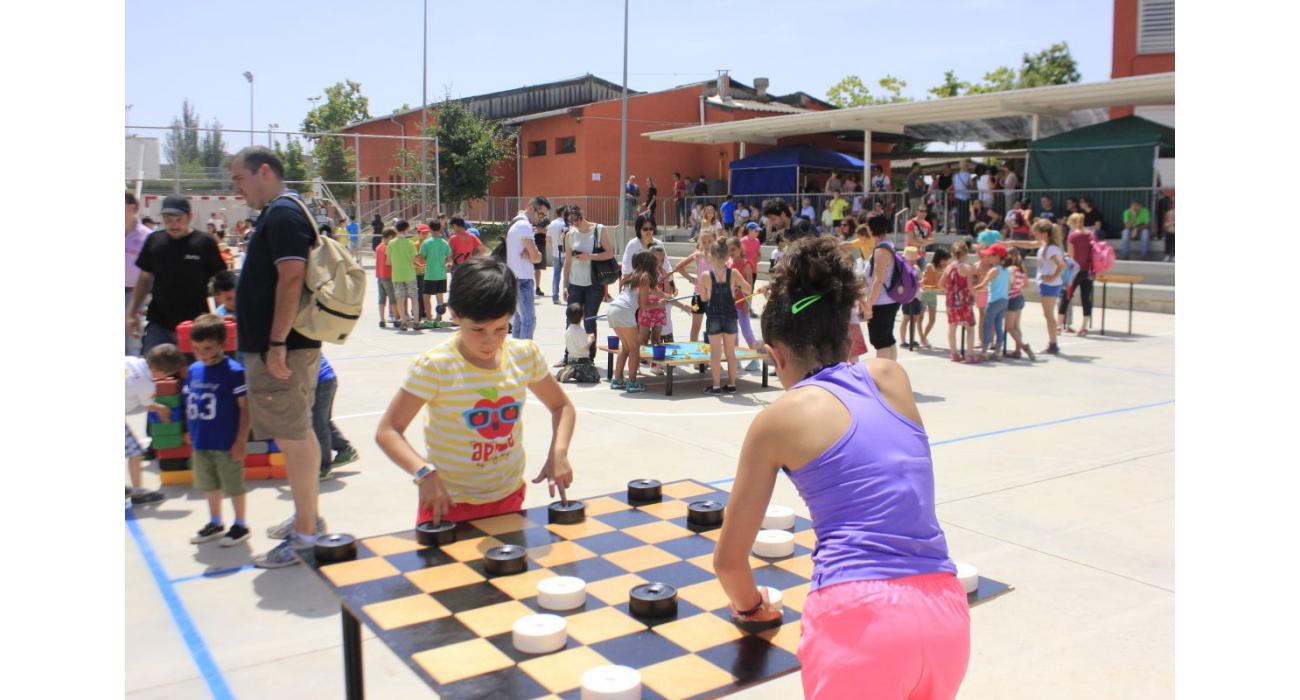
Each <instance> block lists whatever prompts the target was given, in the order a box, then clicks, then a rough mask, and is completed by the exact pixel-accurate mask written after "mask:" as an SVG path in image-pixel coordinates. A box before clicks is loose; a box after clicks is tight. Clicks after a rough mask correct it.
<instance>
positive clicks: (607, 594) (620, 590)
mask: <svg viewBox="0 0 1300 700" xmlns="http://www.w3.org/2000/svg"><path fill="white" fill-rule="evenodd" d="M643 583H646V580H645V579H644V578H641V577H640V576H637V575H636V574H623V575H622V576H615V577H614V578H607V579H601V580H599V581H588V582H587V595H588V596H589V597H590V596H594V597H595V598H596V599H597V600H600V601H602V602H604V603H606V604H607V605H618V604H619V603H625V602H627V599H628V594H629V593H631V591H632V589H633V588H634V587H636V586H639V585H641V584H643Z"/></svg>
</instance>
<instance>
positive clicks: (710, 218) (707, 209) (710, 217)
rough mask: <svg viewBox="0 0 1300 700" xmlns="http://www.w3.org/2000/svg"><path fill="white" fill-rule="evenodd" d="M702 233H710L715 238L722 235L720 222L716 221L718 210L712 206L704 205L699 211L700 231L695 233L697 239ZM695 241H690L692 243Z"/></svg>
mask: <svg viewBox="0 0 1300 700" xmlns="http://www.w3.org/2000/svg"><path fill="white" fill-rule="evenodd" d="M703 231H712V232H713V235H714V236H715V237H717V236H721V235H722V222H721V221H719V220H718V209H717V207H714V206H713V205H712V204H705V205H704V208H703V209H701V210H700V230H699V231H696V232H695V238H696V239H698V238H699V236H700V233H701V232H703ZM694 240H695V239H692V242H694Z"/></svg>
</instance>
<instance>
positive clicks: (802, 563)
mask: <svg viewBox="0 0 1300 700" xmlns="http://www.w3.org/2000/svg"><path fill="white" fill-rule="evenodd" d="M776 566H778V567H780V568H782V569H785V570H786V571H789V572H790V573H792V574H795V575H796V576H802V577H804V578H809V579H810V578H812V575H813V560H812V555H811V554H805V555H803V556H802V557H795V558H794V559H786V560H785V561H781V562H777V563H776Z"/></svg>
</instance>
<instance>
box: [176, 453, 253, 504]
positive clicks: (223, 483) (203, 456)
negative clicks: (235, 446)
mask: <svg viewBox="0 0 1300 700" xmlns="http://www.w3.org/2000/svg"><path fill="white" fill-rule="evenodd" d="M190 469H191V471H193V476H194V488H195V489H197V490H199V491H202V492H204V493H207V492H209V491H216V490H217V489H221V491H222V492H223V493H225V494H226V495H227V496H242V495H244V494H245V493H248V489H247V488H246V487H245V486H244V465H243V463H242V462H240V461H239V460H237V459H235V458H234V457H231V456H230V453H229V452H225V451H223V450H194V454H193V455H191V456H190Z"/></svg>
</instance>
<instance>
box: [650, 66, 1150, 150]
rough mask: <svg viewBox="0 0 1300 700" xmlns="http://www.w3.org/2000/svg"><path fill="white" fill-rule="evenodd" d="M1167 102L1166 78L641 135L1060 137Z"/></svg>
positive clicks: (689, 139)
mask: <svg viewBox="0 0 1300 700" xmlns="http://www.w3.org/2000/svg"><path fill="white" fill-rule="evenodd" d="M1173 103H1174V74H1173V73H1157V74H1153V75H1142V76H1136V77H1131V78H1118V79H1115V80H1106V81H1100V82H1094V83H1071V84H1068V85H1051V86H1048V87H1041V88H1026V89H1023V90H1008V91H1005V92H995V93H988V94H982V95H964V96H962V97H949V98H944V99H938V100H923V101H919V102H899V103H895V104H887V105H872V106H868V107H850V108H847V109H835V110H829V111H824V112H808V113H805V114H791V115H786V116H777V117H763V118H760V119H747V120H744V121H738V122H725V123H721V124H706V125H702V126H690V127H684V128H679V129H668V130H665V131H654V132H650V133H648V134H645V136H646V137H648V138H650V139H652V140H655V141H671V142H676V143H736V142H739V143H762V144H769V145H775V144H776V143H777V140H778V139H780V138H785V137H792V136H804V135H809V134H820V133H827V132H841V131H857V132H870V133H875V132H883V133H889V134H898V135H901V136H906V137H909V138H913V139H918V140H928V141H1006V140H1012V139H1033V138H1039V137H1041V136H1050V135H1053V134H1057V133H1063V132H1065V131H1069V130H1071V129H1075V128H1078V127H1081V126H1088V125H1090V124H1095V123H1098V122H1101V121H1105V120H1106V117H1107V114H1106V108H1108V107H1127V106H1140V105H1168V104H1173Z"/></svg>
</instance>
